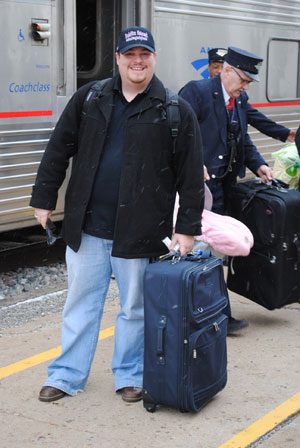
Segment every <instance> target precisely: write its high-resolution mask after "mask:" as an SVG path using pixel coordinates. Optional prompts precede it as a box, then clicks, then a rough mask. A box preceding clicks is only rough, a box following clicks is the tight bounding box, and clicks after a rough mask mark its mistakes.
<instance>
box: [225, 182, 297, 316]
mask: <svg viewBox="0 0 300 448" xmlns="http://www.w3.org/2000/svg"><path fill="white" fill-rule="evenodd" d="M231 215H232V216H233V217H234V218H236V219H239V220H240V221H242V222H243V223H244V224H246V226H248V227H249V229H250V230H251V232H252V233H253V236H254V246H253V248H252V249H251V252H250V254H249V256H248V257H234V258H232V259H231V260H230V262H229V268H228V277H227V286H228V288H229V289H230V290H231V291H234V292H236V293H238V294H240V295H242V296H244V297H247V298H248V299H250V300H252V301H254V302H256V303H258V304H260V305H262V306H264V307H265V308H267V309H269V310H273V309H275V308H281V307H282V306H284V305H287V304H289V303H295V302H299V301H300V193H299V192H298V191H296V190H293V189H289V188H288V185H287V184H286V183H285V182H282V181H278V180H276V179H274V180H273V181H272V185H266V184H263V183H262V182H260V181H255V180H254V181H247V182H241V183H238V184H237V185H236V186H234V187H233V189H232V197H231Z"/></svg>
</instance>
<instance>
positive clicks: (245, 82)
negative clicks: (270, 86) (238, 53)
mask: <svg viewBox="0 0 300 448" xmlns="http://www.w3.org/2000/svg"><path fill="white" fill-rule="evenodd" d="M231 68H232V70H233V71H234V72H235V73H236V74H237V75H238V77H239V78H240V80H241V81H242V83H243V84H251V82H253V80H252V79H250V80H248V79H245V78H243V77H242V76H241V75H240V74H239V72H238V71H237V70H236V68H234V67H232V66H231Z"/></svg>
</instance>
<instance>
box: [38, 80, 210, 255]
mask: <svg viewBox="0 0 300 448" xmlns="http://www.w3.org/2000/svg"><path fill="white" fill-rule="evenodd" d="M113 85H114V79H112V80H111V81H110V82H108V84H107V85H106V86H105V87H104V88H103V90H102V92H101V95H100V96H99V97H95V98H94V99H93V100H91V101H90V105H89V108H88V111H87V114H86V116H85V117H84V118H83V117H82V104H83V101H84V99H85V97H86V95H87V93H88V91H89V88H90V84H88V85H85V86H83V87H81V88H80V89H79V90H78V91H77V92H76V93H75V94H74V95H73V97H72V98H71V100H70V101H69V103H68V105H67V107H66V108H65V110H64V112H63V114H62V116H61V118H60V119H59V121H58V123H57V125H56V128H55V130H54V132H53V135H52V137H51V139H50V142H49V144H48V146H47V148H46V151H45V154H44V156H43V159H42V162H41V165H40V167H39V170H38V174H37V178H36V183H35V185H34V187H33V192H32V198H31V202H30V205H31V206H32V207H35V208H43V209H46V210H54V209H55V206H56V201H57V193H58V189H59V187H60V186H61V184H62V182H63V180H64V178H65V175H66V170H67V167H68V164H69V159H70V158H71V157H73V161H72V173H71V177H70V180H69V184H68V188H67V192H66V197H65V214H64V221H63V227H62V236H63V238H64V240H65V242H66V243H67V244H68V245H69V246H70V247H71V248H72V249H73V250H74V251H77V250H78V249H79V247H80V242H81V232H82V228H83V225H84V220H85V214H86V208H87V205H88V202H89V198H90V195H91V191H92V188H93V183H94V177H95V173H96V170H97V166H98V164H99V163H101V152H102V149H103V145H104V141H105V137H106V133H107V129H108V123H109V119H110V115H111V111H112V107H113V90H112V89H113ZM179 101H180V115H181V123H180V126H179V135H178V137H177V140H176V149H175V152H174V150H173V141H172V137H171V132H170V128H169V124H168V121H167V119H166V113H165V88H164V86H163V85H162V83H161V82H160V81H159V80H158V78H156V77H155V76H154V77H153V80H152V83H151V87H150V89H149V91H148V93H147V94H146V95H145V97H144V98H143V100H142V101H141V102H140V103H139V105H138V109H137V110H135V112H134V113H132V115H131V116H130V117H129V119H128V121H127V125H126V132H125V144H124V150H123V164H122V172H121V181H120V193H119V204H118V211H117V218H116V225H115V233H114V242H113V250H112V255H113V256H117V257H121V258H140V257H152V256H158V255H161V254H163V253H166V252H167V249H166V247H165V246H164V244H163V243H162V242H161V241H162V239H163V238H165V237H166V236H169V237H170V236H171V234H172V215H173V207H174V199H175V193H176V191H178V192H179V196H180V209H179V213H178V217H177V223H176V232H177V233H181V234H187V235H199V234H201V214H202V210H203V202H204V183H203V168H202V163H203V162H202V144H201V137H200V131H199V126H198V123H197V119H196V117H195V115H194V113H193V111H192V109H191V107H190V106H189V105H188V104H187V103H186V102H185V101H184V100H183V99H181V98H180V100H179Z"/></svg>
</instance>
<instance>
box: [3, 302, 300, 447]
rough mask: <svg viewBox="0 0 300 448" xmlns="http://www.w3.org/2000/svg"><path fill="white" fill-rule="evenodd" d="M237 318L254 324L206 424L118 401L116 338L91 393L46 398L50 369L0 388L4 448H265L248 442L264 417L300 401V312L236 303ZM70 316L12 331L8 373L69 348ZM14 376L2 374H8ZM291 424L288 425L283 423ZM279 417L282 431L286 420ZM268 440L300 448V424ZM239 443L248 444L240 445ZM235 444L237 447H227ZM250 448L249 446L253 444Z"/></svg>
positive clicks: (98, 362) (107, 316) (204, 415)
mask: <svg viewBox="0 0 300 448" xmlns="http://www.w3.org/2000/svg"><path fill="white" fill-rule="evenodd" d="M230 297H231V304H232V309H233V314H234V316H235V317H236V318H245V319H247V320H248V321H249V328H247V329H246V330H244V331H243V332H241V333H240V335H239V336H235V337H228V338H227V342H228V384H227V386H226V388H225V389H224V390H223V391H222V392H220V393H219V394H218V395H217V396H216V397H215V398H214V399H213V400H212V401H211V402H210V403H209V404H208V405H207V406H206V407H205V408H203V409H202V410H201V411H200V412H199V413H197V414H190V413H187V414H182V413H180V412H179V411H177V410H174V409H170V408H167V407H160V408H158V409H157V411H156V412H155V413H154V414H149V413H148V412H146V411H145V410H144V408H143V405H142V402H138V403H133V404H128V403H124V402H123V401H122V400H121V397H120V395H119V394H116V393H115V392H114V379H113V375H112V373H111V369H110V364H111V357H112V350H113V337H112V336H111V337H108V338H105V339H103V340H102V341H100V342H99V344H98V348H97V352H96V356H95V360H94V363H93V366H92V370H91V374H90V377H89V381H88V384H87V387H86V390H85V392H84V393H81V394H79V395H78V396H76V397H65V398H63V399H61V400H59V401H57V402H52V403H41V402H39V401H38V399H37V396H38V393H39V390H40V388H41V386H42V383H43V382H44V380H45V379H46V366H47V364H48V362H42V363H40V364H38V365H36V366H33V367H29V368H25V367H26V365H25V364H24V369H23V370H21V371H19V372H18V373H15V374H11V375H8V376H5V377H4V378H3V379H2V380H1V383H0V396H1V415H0V426H1V431H0V446H1V447H13V448H21V447H22V448H29V447H30V448H32V447H43V446H44V447H47V448H51V447H55V448H60V447H61V448H66V447H71V448H85V447H95V448H96V447H97V448H98V447H101V448H106V447H118V448H119V447H120V448H123V447H124V448H125V447H131V448H143V447H147V448H148V447H152V446H153V447H155V448H168V447H174V448H218V447H224V448H225V447H226V448H238V447H240V448H243V447H246V446H252V447H254V446H257V444H253V442H254V441H252V442H251V443H250V444H249V443H248V442H246V441H245V440H246V438H245V437H244V438H243V435H244V434H245V430H246V429H247V428H248V427H249V426H250V425H252V424H253V423H254V422H256V421H258V420H259V419H262V420H261V421H260V422H259V423H258V428H261V429H259V431H260V432H261V436H263V435H264V434H265V432H266V428H267V426H266V423H265V421H264V419H263V417H264V416H265V415H266V414H268V413H269V412H271V411H272V410H273V409H274V408H276V407H277V406H279V405H281V404H282V403H284V402H286V401H287V400H289V399H290V397H292V396H294V395H295V394H297V393H299V391H300V325H299V320H300V305H299V304H294V305H290V306H287V307H285V308H283V309H281V310H276V311H267V310H265V309H264V308H262V307H261V306H259V305H256V304H254V303H252V302H250V301H249V300H247V299H244V298H242V297H240V296H237V295H235V294H232V293H230ZM117 312H118V303H117V301H113V302H109V303H107V304H106V307H105V311H104V316H103V320H102V326H101V329H102V330H103V329H105V328H108V327H111V326H113V325H114V322H115V316H116V314H117ZM60 327H61V314H60V313H57V314H54V315H52V316H50V317H49V316H46V317H43V318H40V319H39V320H36V321H34V322H31V323H29V324H26V325H23V326H22V327H19V328H11V329H7V330H4V331H3V332H2V333H3V335H2V336H3V337H2V338H1V339H0V352H1V366H3V367H4V366H7V365H10V364H13V363H16V362H18V361H21V360H24V359H26V358H29V357H32V356H33V355H38V354H39V353H43V352H45V351H47V350H49V349H52V348H53V347H56V346H58V345H60ZM5 372H6V370H5V369H2V374H3V373H4V374H5ZM296 404H297V406H298V410H299V409H300V404H299V403H298V402H297V403H296ZM283 417H284V416H283ZM283 417H282V415H281V416H278V422H280V418H281V419H284V418H283ZM286 418H287V421H286V423H285V424H282V425H281V426H278V428H277V430H275V431H273V432H271V433H270V434H269V436H268V437H263V439H262V440H261V444H260V445H259V446H263V448H299V446H300V415H299V414H298V415H296V416H295V417H294V418H289V415H286ZM236 435H239V436H240V437H239V440H238V441H234V440H233V439H232V437H234V436H236ZM230 440H232V441H231V442H228V441H230ZM245 443H247V444H245Z"/></svg>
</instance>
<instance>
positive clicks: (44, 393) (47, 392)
mask: <svg viewBox="0 0 300 448" xmlns="http://www.w3.org/2000/svg"><path fill="white" fill-rule="evenodd" d="M65 395H66V393H65V392H63V391H62V390H59V389H56V387H51V386H43V387H42V388H41V391H40V394H39V400H40V401H46V402H49V401H55V400H60V398H62V397H64V396H65Z"/></svg>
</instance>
